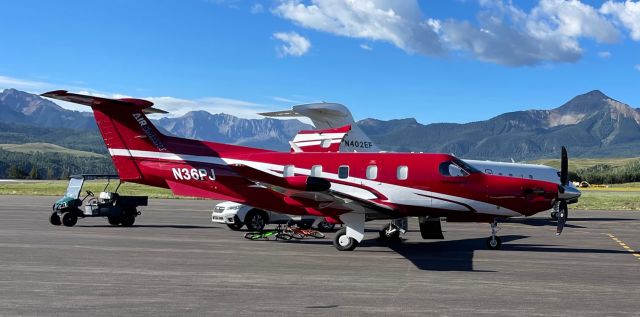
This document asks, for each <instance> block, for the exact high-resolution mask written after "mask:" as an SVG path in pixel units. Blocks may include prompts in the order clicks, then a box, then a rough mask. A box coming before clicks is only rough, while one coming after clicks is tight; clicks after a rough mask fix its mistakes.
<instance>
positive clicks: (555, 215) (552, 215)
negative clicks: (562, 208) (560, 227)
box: [550, 211, 558, 220]
mask: <svg viewBox="0 0 640 317" xmlns="http://www.w3.org/2000/svg"><path fill="white" fill-rule="evenodd" d="M550 216H551V219H553V220H558V212H557V211H552V212H551V214H550Z"/></svg>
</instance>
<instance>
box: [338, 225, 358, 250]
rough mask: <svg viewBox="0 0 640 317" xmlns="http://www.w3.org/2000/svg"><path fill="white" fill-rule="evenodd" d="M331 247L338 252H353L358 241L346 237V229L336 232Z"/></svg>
mask: <svg viewBox="0 0 640 317" xmlns="http://www.w3.org/2000/svg"><path fill="white" fill-rule="evenodd" d="M333 245H334V246H335V247H336V249H337V250H338V251H353V250H354V249H355V248H356V247H357V246H358V241H357V240H356V239H354V238H351V237H348V236H347V228H342V229H340V230H338V232H336V236H335V237H334V238H333Z"/></svg>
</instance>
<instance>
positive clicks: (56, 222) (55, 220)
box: [49, 211, 62, 226]
mask: <svg viewBox="0 0 640 317" xmlns="http://www.w3.org/2000/svg"><path fill="white" fill-rule="evenodd" d="M49 223H50V224H52V225H54V226H59V225H61V224H62V221H60V216H58V212H57V211H54V212H52V213H51V216H49Z"/></svg>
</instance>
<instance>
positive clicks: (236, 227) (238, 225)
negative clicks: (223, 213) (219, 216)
mask: <svg viewBox="0 0 640 317" xmlns="http://www.w3.org/2000/svg"><path fill="white" fill-rule="evenodd" d="M243 226H244V223H242V221H240V218H239V217H238V216H237V215H236V216H233V223H228V224H227V227H229V229H231V230H233V231H238V230H240V229H242V227H243Z"/></svg>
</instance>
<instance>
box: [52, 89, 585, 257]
mask: <svg viewBox="0 0 640 317" xmlns="http://www.w3.org/2000/svg"><path fill="white" fill-rule="evenodd" d="M42 96H44V97H49V98H54V99H59V100H64V101H68V102H74V103H78V104H83V105H87V106H90V107H91V108H92V110H93V112H94V116H95V119H96V122H97V124H98V127H99V129H100V132H101V134H102V136H103V138H104V141H105V144H106V146H107V148H108V150H109V153H110V155H111V157H112V160H113V162H114V165H115V167H116V169H117V171H118V174H119V175H120V179H121V180H122V181H128V182H134V183H140V184H146V185H151V186H157V187H164V188H170V189H171V190H172V192H173V193H174V194H176V195H183V196H192V197H201V198H209V199H222V200H230V201H235V202H239V203H244V204H249V205H251V206H254V207H257V208H261V209H266V210H276V211H280V210H286V211H287V213H289V214H300V215H314V216H323V217H330V218H334V219H339V220H340V221H341V222H342V223H344V224H345V225H346V228H343V229H341V230H340V231H338V232H337V233H336V237H335V239H334V245H335V247H336V248H337V249H338V250H341V251H345V250H353V249H355V248H356V247H357V245H358V243H359V242H360V241H361V240H362V239H363V237H364V224H365V221H367V220H372V219H397V218H402V217H407V216H427V217H434V218H435V217H446V218H447V220H448V221H465V222H468V221H476V222H488V223H491V229H492V233H491V236H490V237H489V238H488V239H487V246H488V247H489V248H492V249H497V248H499V247H500V245H501V241H500V238H499V237H497V236H496V226H497V220H498V219H500V218H505V217H514V216H523V215H524V216H530V215H533V214H535V213H538V212H540V211H544V210H548V209H550V208H551V206H552V205H553V204H554V203H555V202H556V201H560V205H561V206H562V207H561V208H562V209H563V210H566V202H567V201H571V200H575V199H577V198H578V197H579V196H580V192H579V191H577V190H575V189H574V188H572V187H569V186H567V158H566V151H563V154H564V155H563V168H562V176H561V180H562V184H561V185H558V184H556V183H553V182H548V181H540V180H532V179H523V178H514V177H505V176H498V175H487V174H484V173H482V172H480V171H478V170H477V169H476V168H474V167H472V166H471V165H469V164H467V163H465V162H464V161H462V160H460V159H458V158H456V157H454V156H451V155H447V154H415V153H343V152H337V153H331V152H322V153H317V152H276V151H269V150H262V149H255V148H249V147H242V146H235V145H229V144H222V143H214V142H205V141H199V140H193V139H185V138H178V137H172V136H166V135H163V134H161V133H160V132H159V131H158V130H157V129H156V127H155V126H154V125H153V124H152V122H151V121H150V120H149V119H148V118H147V117H146V115H145V113H154V112H156V113H157V112H160V111H159V110H157V109H154V108H152V105H153V103H151V102H149V101H146V100H141V99H133V98H124V99H107V98H99V97H92V96H86V95H80V94H73V93H68V92H66V91H63V90H59V91H52V92H48V93H45V94H43V95H42ZM561 219H563V218H561ZM565 219H566V218H565ZM561 224H562V225H563V224H564V221H558V231H559V232H560V231H561V230H562V226H561ZM437 226H438V229H439V221H438V225H437ZM434 227H435V226H429V225H425V226H424V231H425V232H423V236H424V235H425V234H426V235H427V236H428V235H429V234H431V233H432V232H429V229H433V228H434ZM421 230H423V226H422V224H421Z"/></svg>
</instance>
